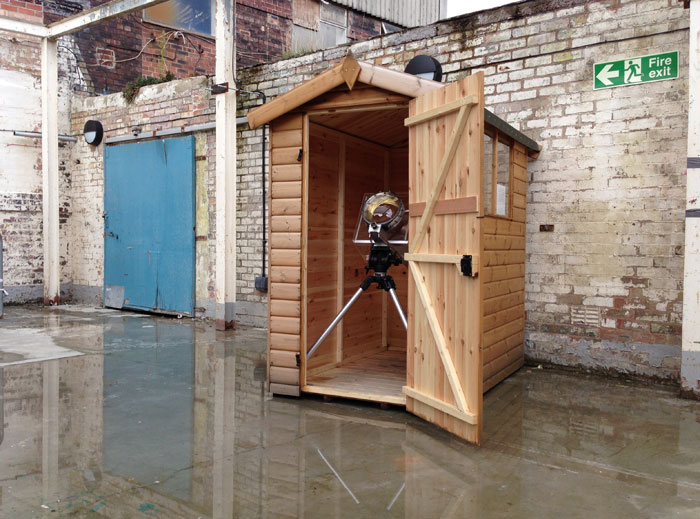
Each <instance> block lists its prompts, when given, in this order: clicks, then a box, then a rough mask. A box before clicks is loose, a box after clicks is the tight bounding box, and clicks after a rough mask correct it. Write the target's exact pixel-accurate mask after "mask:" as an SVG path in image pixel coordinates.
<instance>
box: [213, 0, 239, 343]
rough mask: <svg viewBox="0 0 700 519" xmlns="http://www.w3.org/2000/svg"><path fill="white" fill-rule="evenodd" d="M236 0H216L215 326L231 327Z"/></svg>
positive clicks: (234, 289)
mask: <svg viewBox="0 0 700 519" xmlns="http://www.w3.org/2000/svg"><path fill="white" fill-rule="evenodd" d="M235 5H236V4H235V0H216V82H217V83H228V84H229V88H230V90H229V91H228V92H226V93H225V94H218V95H217V96H216V327H217V329H219V330H224V329H226V328H231V327H233V325H234V321H235V302H236V92H235V90H234V88H235V83H234V72H235V67H236V63H235V58H236V55H235Z"/></svg>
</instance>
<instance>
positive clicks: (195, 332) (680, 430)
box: [0, 307, 700, 519]
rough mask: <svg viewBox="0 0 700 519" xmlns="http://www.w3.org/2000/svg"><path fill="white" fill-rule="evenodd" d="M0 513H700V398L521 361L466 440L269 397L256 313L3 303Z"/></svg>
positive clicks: (387, 416) (374, 413) (343, 407)
mask: <svg viewBox="0 0 700 519" xmlns="http://www.w3.org/2000/svg"><path fill="white" fill-rule="evenodd" d="M0 373H1V376H0V402H1V404H2V405H0V409H1V411H0V412H1V413H2V414H0V423H1V424H2V428H0V517H2V518H11V519H21V518H34V517H42V518H43V517H110V518H120V519H121V518H125V519H126V518H142V517H143V518H153V517H161V518H175V519H179V518H187V519H195V518H216V519H219V518H225V519H230V518H233V517H236V518H238V517H241V518H273V517H274V518H277V517H280V518H283V517H290V518H291V517H304V518H341V517H343V518H350V517H367V518H369V517H372V518H374V517H405V518H421V519H422V518H438V517H443V518H449V517H452V518H462V517H469V518H473V517H486V518H491V517H494V518H495V517H518V518H542V517H557V518H559V517H567V518H576V517H586V518H590V517H595V518H601V517H615V518H623V517H634V518H638V517H660V518H667V517H679V518H695V519H697V518H699V517H700V402H693V401H687V400H680V399H678V398H677V397H676V391H675V390H673V389H672V388H665V387H653V386H651V387H650V386H642V385H635V384H631V383H629V382H625V381H621V380H610V379H602V378H596V377H588V376H583V375H572V374H566V373H560V372H556V371H549V370H537V369H523V370H521V371H520V372H519V373H517V374H516V375H515V376H513V377H511V378H510V379H508V380H506V381H505V382H504V383H502V384H500V385H499V386H498V387H496V388H495V389H493V390H492V391H490V392H489V393H488V394H487V395H486V397H485V401H484V411H485V430H484V437H485V440H484V442H483V445H482V446H481V447H474V446H471V445H468V444H465V443H464V442H462V441H459V440H456V439H453V438H452V437H450V436H449V435H448V434H447V433H444V432H442V431H440V430H438V429H436V428H434V427H433V426H431V425H428V424H425V423H424V422H422V421H421V420H419V419H417V418H415V417H413V416H411V415H409V414H407V413H405V412H404V411H403V410H400V409H391V410H381V409H379V408H378V407H377V406H373V405H361V404H358V403H352V402H350V403H348V402H337V401H336V402H331V403H325V402H323V401H320V400H314V399H293V398H279V397H275V398H270V397H269V396H268V395H266V394H265V389H264V388H265V332H264V331H262V330H254V329H242V330H238V331H236V332H234V333H227V334H221V333H218V332H216V331H215V330H214V329H213V327H212V326H211V325H210V324H207V323H203V322H199V321H191V320H185V319H183V320H177V319H171V318H164V317H150V316H144V315H139V314H129V313H122V312H117V311H111V310H95V309H87V308H80V307H61V308H60V309H44V308H40V307H6V316H5V318H4V319H3V320H2V321H0Z"/></svg>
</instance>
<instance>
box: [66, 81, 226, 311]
mask: <svg viewBox="0 0 700 519" xmlns="http://www.w3.org/2000/svg"><path fill="white" fill-rule="evenodd" d="M208 88H209V82H208V81H207V80H206V78H202V77H199V78H191V79H186V80H180V81H175V82H170V83H164V84H161V85H154V86H149V87H144V88H142V89H141V91H140V92H139V95H138V96H137V97H136V99H135V100H134V102H133V103H132V104H130V105H127V104H126V102H125V101H124V99H123V97H122V95H121V94H111V95H107V96H101V97H90V98H79V99H76V100H74V103H73V111H72V114H71V124H72V131H73V133H74V134H80V133H81V132H82V128H83V125H84V124H85V122H86V121H87V120H89V119H97V120H99V121H100V122H101V123H102V125H103V127H104V129H105V138H108V137H116V136H123V135H130V134H131V133H132V128H133V127H138V128H140V131H142V132H150V131H157V130H160V129H168V128H180V127H182V126H186V125H195V124H204V123H209V122H213V117H214V102H213V99H212V98H211V96H210V93H209V90H208ZM194 135H195V155H196V157H197V159H196V160H195V191H196V192H195V219H196V228H195V235H196V236H197V240H196V242H195V269H196V276H195V278H196V282H195V307H196V308H195V312H196V314H197V315H199V316H202V317H213V316H214V307H215V294H214V286H213V283H214V268H215V264H214V261H215V257H216V254H215V249H214V247H215V232H216V229H215V223H216V218H215V212H214V211H215V209H216V199H215V184H214V182H215V157H214V144H215V138H214V132H213V131H211V130H210V131H201V132H196V133H195V134H194ZM103 152H104V146H99V147H96V148H94V147H91V146H89V145H88V144H86V143H85V141H84V140H82V139H81V140H79V141H78V142H77V143H75V144H74V145H73V146H72V153H71V156H70V175H71V188H70V191H69V194H70V205H71V214H70V218H69V228H70V237H69V238H68V240H69V242H70V262H69V264H70V269H69V276H70V279H71V281H72V297H73V299H74V300H76V301H80V302H90V303H99V302H101V300H102V290H103V281H104V272H103V265H104V220H103V218H102V214H103V211H104V162H103Z"/></svg>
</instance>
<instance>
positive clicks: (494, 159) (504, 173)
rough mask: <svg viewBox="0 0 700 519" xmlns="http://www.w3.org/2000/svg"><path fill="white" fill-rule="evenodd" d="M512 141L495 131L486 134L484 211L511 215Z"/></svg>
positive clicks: (492, 213) (498, 214) (499, 214)
mask: <svg viewBox="0 0 700 519" xmlns="http://www.w3.org/2000/svg"><path fill="white" fill-rule="evenodd" d="M511 154H512V147H511V144H510V142H507V141H506V140H505V138H504V137H503V136H501V135H499V134H498V133H497V132H494V133H493V135H490V134H488V133H487V134H484V213H485V214H491V215H496V216H505V217H507V218H510V217H511V207H510V206H511V196H510V190H511V186H510V184H511V180H510V179H511V167H510V166H511V162H512V156H511Z"/></svg>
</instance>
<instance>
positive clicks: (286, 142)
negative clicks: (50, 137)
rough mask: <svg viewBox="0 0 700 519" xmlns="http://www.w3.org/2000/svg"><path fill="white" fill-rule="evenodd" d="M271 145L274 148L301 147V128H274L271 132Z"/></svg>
mask: <svg viewBox="0 0 700 519" xmlns="http://www.w3.org/2000/svg"><path fill="white" fill-rule="evenodd" d="M271 133H272V135H271V136H270V146H272V147H273V148H290V147H293V146H294V147H297V148H301V141H302V134H301V128H299V129H294V130H281V131H278V130H274V131H272V132H271Z"/></svg>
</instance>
